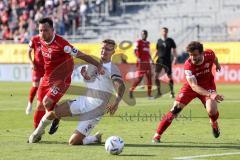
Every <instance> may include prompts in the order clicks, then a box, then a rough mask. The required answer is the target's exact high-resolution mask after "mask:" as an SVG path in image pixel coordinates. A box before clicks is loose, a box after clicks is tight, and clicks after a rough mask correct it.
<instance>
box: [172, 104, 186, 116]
mask: <svg viewBox="0 0 240 160" xmlns="http://www.w3.org/2000/svg"><path fill="white" fill-rule="evenodd" d="M182 109H183V107H182V106H181V105H180V104H174V105H173V107H172V109H171V112H172V114H174V115H178V114H179V113H180V112H181V111H182Z"/></svg>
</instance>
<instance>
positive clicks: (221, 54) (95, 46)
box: [0, 41, 240, 64]
mask: <svg viewBox="0 0 240 160" xmlns="http://www.w3.org/2000/svg"><path fill="white" fill-rule="evenodd" d="M74 46H75V47H76V48H78V49H79V50H81V51H82V52H84V53H86V54H89V55H92V56H95V57H96V58H100V54H101V44H100V43H91V44H80V43H76V44H74ZM204 48H209V49H212V50H214V51H215V53H216V55H217V56H218V58H219V62H220V63H224V64H240V56H239V54H240V53H239V52H240V42H222V43H219V42H205V43H204ZM27 49H28V45H26V44H1V45H0V63H29V60H28V55H27ZM155 52H156V51H155V44H151V55H152V57H153V55H154V54H155ZM112 60H113V62H114V63H124V62H127V63H136V57H135V55H134V44H133V43H132V42H130V41H125V42H122V43H120V44H119V45H118V47H117V49H116V53H115V54H114V56H113V59H112ZM75 62H81V61H79V60H75Z"/></svg>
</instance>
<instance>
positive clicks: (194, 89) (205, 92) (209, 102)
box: [153, 41, 223, 143]
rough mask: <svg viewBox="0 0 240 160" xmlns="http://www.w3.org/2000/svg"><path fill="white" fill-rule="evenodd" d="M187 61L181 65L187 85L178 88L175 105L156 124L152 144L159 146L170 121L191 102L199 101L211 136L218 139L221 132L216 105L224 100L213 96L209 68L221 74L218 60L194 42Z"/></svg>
mask: <svg viewBox="0 0 240 160" xmlns="http://www.w3.org/2000/svg"><path fill="white" fill-rule="evenodd" d="M187 52H188V53H189V56H190V57H189V59H188V60H187V61H186V62H185V64H184V72H185V76H186V81H185V83H184V85H183V87H182V88H181V90H180V92H179V94H178V96H177V98H176V100H175V102H174V105H173V107H172V109H171V111H170V112H168V113H167V114H166V115H165V116H164V117H163V119H162V121H161V122H160V123H159V126H158V129H157V133H156V134H155V135H154V137H153V142H155V143H159V142H160V138H161V136H162V134H163V132H164V131H165V130H166V129H167V128H168V126H170V124H171V123H172V120H173V119H174V118H175V117H177V115H178V114H179V113H180V112H181V110H182V109H183V108H184V107H185V106H186V105H187V104H188V103H189V102H191V100H193V99H194V98H196V97H197V98H199V99H200V100H201V101H202V103H203V105H204V107H205V108H206V110H207V112H208V116H209V118H210V123H211V126H212V131H213V135H214V137H215V138H217V137H219V135H220V130H219V127H218V123H217V119H218V116H219V113H218V108H217V102H218V103H219V102H221V101H222V100H223V96H221V95H219V94H218V93H217V92H216V85H215V82H214V76H213V74H212V66H213V64H215V65H216V71H220V70H221V66H220V64H219V63H218V59H217V57H216V56H215V54H214V52H213V51H212V50H205V51H203V45H202V44H201V43H199V42H196V41H193V42H191V43H190V44H189V45H188V46H187Z"/></svg>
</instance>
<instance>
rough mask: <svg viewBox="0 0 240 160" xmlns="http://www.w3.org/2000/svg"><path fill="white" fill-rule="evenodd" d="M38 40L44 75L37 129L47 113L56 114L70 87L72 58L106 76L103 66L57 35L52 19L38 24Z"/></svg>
mask: <svg viewBox="0 0 240 160" xmlns="http://www.w3.org/2000/svg"><path fill="white" fill-rule="evenodd" d="M39 36H40V42H41V51H42V55H43V59H44V69H45V73H44V76H43V77H42V80H41V83H40V85H39V89H38V103H37V109H36V112H35V114H34V127H35V128H37V126H38V124H39V122H40V120H41V119H42V117H43V115H44V113H45V109H46V110H47V111H51V110H53V108H54V107H55V105H56V103H57V102H58V101H59V99H60V98H61V97H62V96H63V95H64V93H65V92H66V90H67V89H68V87H69V86H70V83H71V75H72V72H73V68H74V63H73V58H72V56H74V57H76V58H80V59H82V60H84V61H86V62H88V63H91V64H93V65H95V66H97V68H98V72H99V73H100V74H104V70H103V68H102V64H100V63H99V62H97V61H96V60H94V59H93V58H92V57H90V56H89V55H86V54H84V53H82V52H81V51H78V50H77V49H76V48H74V47H73V46H72V45H71V44H70V43H69V42H68V41H66V40H65V39H64V38H62V37H61V36H59V35H57V34H55V33H54V29H53V21H52V20H51V19H50V18H42V19H40V20H39Z"/></svg>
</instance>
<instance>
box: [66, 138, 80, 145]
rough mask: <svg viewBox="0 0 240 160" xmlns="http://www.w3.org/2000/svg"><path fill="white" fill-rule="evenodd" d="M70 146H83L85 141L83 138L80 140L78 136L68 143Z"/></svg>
mask: <svg viewBox="0 0 240 160" xmlns="http://www.w3.org/2000/svg"><path fill="white" fill-rule="evenodd" d="M68 144H69V145H83V139H82V138H78V137H76V136H72V137H71V138H70V139H69V141H68Z"/></svg>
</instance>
